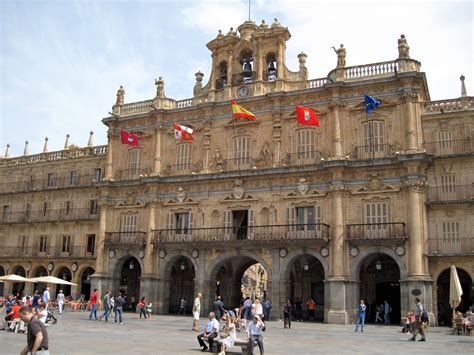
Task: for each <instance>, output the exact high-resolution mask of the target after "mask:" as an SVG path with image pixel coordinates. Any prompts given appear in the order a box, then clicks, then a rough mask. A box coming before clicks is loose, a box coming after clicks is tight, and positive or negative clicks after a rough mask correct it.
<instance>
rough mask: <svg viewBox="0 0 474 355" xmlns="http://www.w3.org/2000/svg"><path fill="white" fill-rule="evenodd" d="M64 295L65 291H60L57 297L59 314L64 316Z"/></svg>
mask: <svg viewBox="0 0 474 355" xmlns="http://www.w3.org/2000/svg"><path fill="white" fill-rule="evenodd" d="M64 301H65V298H64V293H63V290H59V293H58V295H57V297H56V302H57V303H58V309H59V314H63V307H64Z"/></svg>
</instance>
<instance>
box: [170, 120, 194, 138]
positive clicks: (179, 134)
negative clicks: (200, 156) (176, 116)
mask: <svg viewBox="0 0 474 355" xmlns="http://www.w3.org/2000/svg"><path fill="white" fill-rule="evenodd" d="M173 129H174V137H175V138H176V139H182V140H183V141H192V140H193V129H192V128H190V127H186V126H183V125H181V124H178V123H173Z"/></svg>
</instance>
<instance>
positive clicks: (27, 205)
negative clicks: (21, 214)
mask: <svg viewBox="0 0 474 355" xmlns="http://www.w3.org/2000/svg"><path fill="white" fill-rule="evenodd" d="M30 216H31V203H27V204H26V208H25V217H26V218H30Z"/></svg>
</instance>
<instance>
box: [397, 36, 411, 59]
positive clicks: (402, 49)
mask: <svg viewBox="0 0 474 355" xmlns="http://www.w3.org/2000/svg"><path fill="white" fill-rule="evenodd" d="M398 58H410V47H408V44H407V39H406V38H405V35H403V34H402V35H401V36H400V38H399V39H398Z"/></svg>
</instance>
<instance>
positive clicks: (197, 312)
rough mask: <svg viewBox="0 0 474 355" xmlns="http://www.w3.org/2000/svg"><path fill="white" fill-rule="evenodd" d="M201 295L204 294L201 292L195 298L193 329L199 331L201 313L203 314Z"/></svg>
mask: <svg viewBox="0 0 474 355" xmlns="http://www.w3.org/2000/svg"><path fill="white" fill-rule="evenodd" d="M201 297H202V294H201V293H200V292H199V293H198V294H197V296H196V298H195V299H194V303H193V331H195V332H197V331H198V321H199V315H200V314H201Z"/></svg>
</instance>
